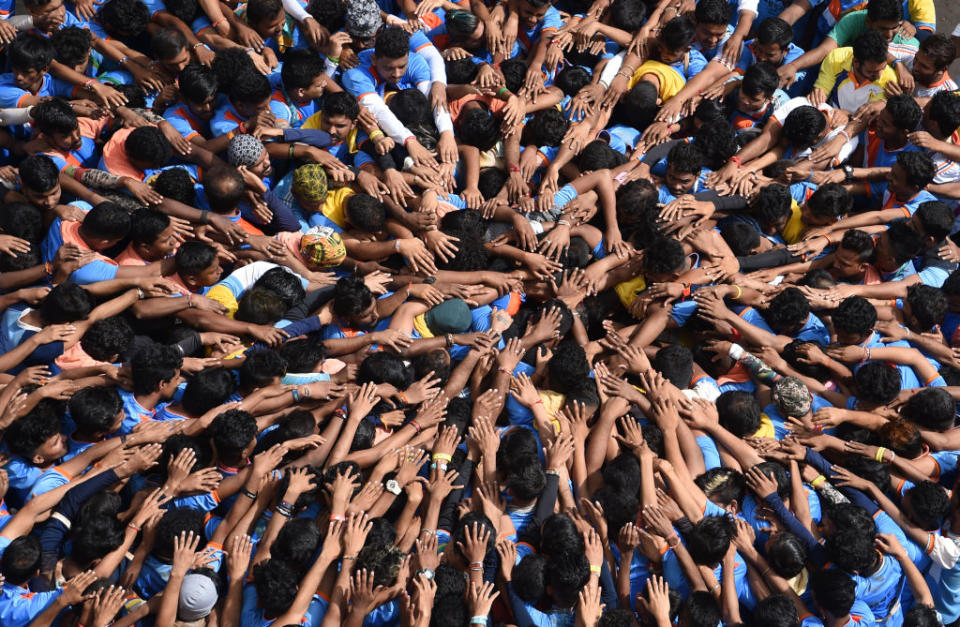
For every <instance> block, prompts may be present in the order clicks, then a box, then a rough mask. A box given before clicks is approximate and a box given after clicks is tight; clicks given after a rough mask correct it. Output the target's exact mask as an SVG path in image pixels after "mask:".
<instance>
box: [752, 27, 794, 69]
mask: <svg viewBox="0 0 960 627" xmlns="http://www.w3.org/2000/svg"><path fill="white" fill-rule="evenodd" d="M792 41H793V27H792V26H790V24H789V22H785V21H784V20H781V19H780V18H779V17H768V18H767V19H765V20H763V21H762V22H760V26H758V27H757V38H756V39H755V40H754V42H753V58H754V59H756V60H757V62H758V63H772V64H773V65H774V66H777V67H779V66H780V65H781V64H782V63H783V62H784V60H785V59H786V56H787V51H788V50H789V49H790V42H792Z"/></svg>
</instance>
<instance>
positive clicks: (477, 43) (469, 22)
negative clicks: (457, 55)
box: [444, 9, 485, 50]
mask: <svg viewBox="0 0 960 627" xmlns="http://www.w3.org/2000/svg"><path fill="white" fill-rule="evenodd" d="M444 22H445V23H446V25H447V34H448V35H449V36H450V41H451V42H452V43H453V44H454V45H457V46H460V47H461V48H464V49H466V50H476V49H477V48H479V47H481V46H482V45H483V33H484V28H485V27H484V24H483V22H482V21H481V20H480V19H479V18H477V16H476V15H474V14H473V13H471V12H470V11H463V10H461V9H454V10H452V11H447V14H446V16H445V19H444Z"/></svg>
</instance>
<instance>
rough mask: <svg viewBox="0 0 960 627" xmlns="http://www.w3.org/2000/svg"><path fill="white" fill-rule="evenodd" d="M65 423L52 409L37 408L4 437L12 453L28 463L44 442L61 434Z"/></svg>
mask: <svg viewBox="0 0 960 627" xmlns="http://www.w3.org/2000/svg"><path fill="white" fill-rule="evenodd" d="M62 428H63V421H62V420H61V419H60V417H59V416H58V415H57V414H55V413H54V412H53V411H51V410H50V409H46V408H43V407H35V408H33V409H32V410H30V411H29V412H27V414H26V415H25V416H21V417H20V418H17V419H16V420H15V421H14V422H13V424H11V425H10V426H9V427H7V431H6V432H5V433H4V435H3V441H4V443H6V445H7V447H8V448H9V449H10V452H11V453H13V454H14V455H19V456H20V457H22V458H24V459H25V460H27V461H28V462H29V461H30V460H31V459H32V458H33V456H34V454H35V453H36V451H37V449H38V448H40V447H41V446H43V444H44V442H46V441H47V440H49V439H50V438H52V437H53V436H55V435H57V434H58V433H60V431H61V430H62Z"/></svg>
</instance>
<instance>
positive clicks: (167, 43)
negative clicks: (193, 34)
mask: <svg viewBox="0 0 960 627" xmlns="http://www.w3.org/2000/svg"><path fill="white" fill-rule="evenodd" d="M186 48H187V38H186V37H184V36H183V33H181V32H180V31H178V30H176V29H175V28H164V29H161V30H159V31H157V32H156V33H154V35H153V37H151V38H150V54H152V55H153V58H155V59H159V60H160V61H167V60H171V59H174V58H176V57H177V55H179V54H180V52H181V51H183V50H186Z"/></svg>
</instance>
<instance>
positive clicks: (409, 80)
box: [343, 50, 431, 98]
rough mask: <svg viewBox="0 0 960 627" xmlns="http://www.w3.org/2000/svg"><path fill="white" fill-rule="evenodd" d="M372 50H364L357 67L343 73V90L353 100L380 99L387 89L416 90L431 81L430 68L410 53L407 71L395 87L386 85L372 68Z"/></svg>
mask: <svg viewBox="0 0 960 627" xmlns="http://www.w3.org/2000/svg"><path fill="white" fill-rule="evenodd" d="M373 52H374V51H373V50H364V51H363V52H361V53H360V54H359V58H358V62H357V67H355V68H352V69H349V70H347V71H346V72H344V73H343V88H344V89H346V90H347V91H348V92H350V95H352V96H354V97H355V98H362V97H363V96H365V95H366V94H377V95H378V96H380V97H381V98H382V97H383V96H384V94H385V93H386V91H388V89H387V88H388V87H389V88H390V91H393V90H398V91H401V90H404V89H416V88H417V86H418V85H420V84H421V83H429V82H430V81H431V75H430V66H429V65H427V62H426V61H424V60H423V57H421V56H420V55H419V54H417V53H415V52H411V53H409V54H408V55H407V70H406V72H405V73H404V75H403V76H402V77H400V80H398V81H397V83H396V84H395V85H388V84H387V82H386V81H384V80H383V79H382V78H380V75H379V74H377V70H376V68H374V66H373Z"/></svg>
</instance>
